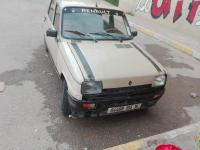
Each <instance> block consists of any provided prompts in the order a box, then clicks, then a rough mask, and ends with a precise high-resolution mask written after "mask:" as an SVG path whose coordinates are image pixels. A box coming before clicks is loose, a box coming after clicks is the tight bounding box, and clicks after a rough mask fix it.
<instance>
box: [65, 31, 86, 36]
mask: <svg viewBox="0 0 200 150" xmlns="http://www.w3.org/2000/svg"><path fill="white" fill-rule="evenodd" d="M64 31H65V32H70V33H74V34H77V35H83V36H85V35H86V34H85V33H82V32H80V31H75V30H64Z"/></svg>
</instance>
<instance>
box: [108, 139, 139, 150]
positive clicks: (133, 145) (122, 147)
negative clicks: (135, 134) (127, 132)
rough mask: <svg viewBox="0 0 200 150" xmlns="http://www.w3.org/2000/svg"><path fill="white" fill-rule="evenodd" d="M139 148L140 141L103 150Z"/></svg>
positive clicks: (131, 149) (133, 149) (134, 149)
mask: <svg viewBox="0 0 200 150" xmlns="http://www.w3.org/2000/svg"><path fill="white" fill-rule="evenodd" d="M140 147H141V143H140V141H134V142H129V143H127V144H122V145H119V146H116V147H111V148H107V149H105V150H138V149H139V148H140Z"/></svg>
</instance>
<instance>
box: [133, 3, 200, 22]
mask: <svg viewBox="0 0 200 150" xmlns="http://www.w3.org/2000/svg"><path fill="white" fill-rule="evenodd" d="M159 2H161V3H159ZM171 3H172V0H139V2H138V5H137V7H136V11H142V12H145V13H147V12H151V16H152V17H153V18H155V19H157V18H160V17H161V16H163V18H164V19H165V18H166V17H167V16H168V15H169V14H170V13H171V12H170V11H171ZM183 3H184V0H177V4H176V8H175V11H174V12H173V13H174V17H173V23H175V22H176V21H178V20H179V19H180V18H181V17H182V13H183ZM198 8H200V0H191V3H190V4H189V6H188V10H189V12H188V15H187V16H186V20H187V21H188V22H189V23H190V24H192V23H194V20H195V17H197V21H196V22H195V25H197V26H200V11H199V12H198Z"/></svg>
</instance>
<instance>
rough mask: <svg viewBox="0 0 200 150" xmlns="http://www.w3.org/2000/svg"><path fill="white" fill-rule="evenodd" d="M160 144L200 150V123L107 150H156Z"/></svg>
mask: <svg viewBox="0 0 200 150" xmlns="http://www.w3.org/2000/svg"><path fill="white" fill-rule="evenodd" d="M160 144H174V145H176V146H177V147H179V148H181V149H182V150H200V122H199V123H196V124H193V125H190V126H186V127H183V128H180V129H176V130H172V131H169V132H166V133H163V134H159V135H155V136H152V137H148V138H145V139H140V140H137V141H133V142H130V143H127V144H122V145H119V146H116V147H112V148H108V149H106V150H155V149H156V147H157V146H158V145H160Z"/></svg>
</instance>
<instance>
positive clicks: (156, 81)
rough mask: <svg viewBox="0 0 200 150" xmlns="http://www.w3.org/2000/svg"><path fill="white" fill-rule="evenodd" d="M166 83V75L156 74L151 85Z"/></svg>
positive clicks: (157, 85) (158, 85) (156, 85)
mask: <svg viewBox="0 0 200 150" xmlns="http://www.w3.org/2000/svg"><path fill="white" fill-rule="evenodd" d="M165 83H166V75H158V76H156V77H155V78H154V81H153V84H152V87H160V86H164V85H165Z"/></svg>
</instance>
